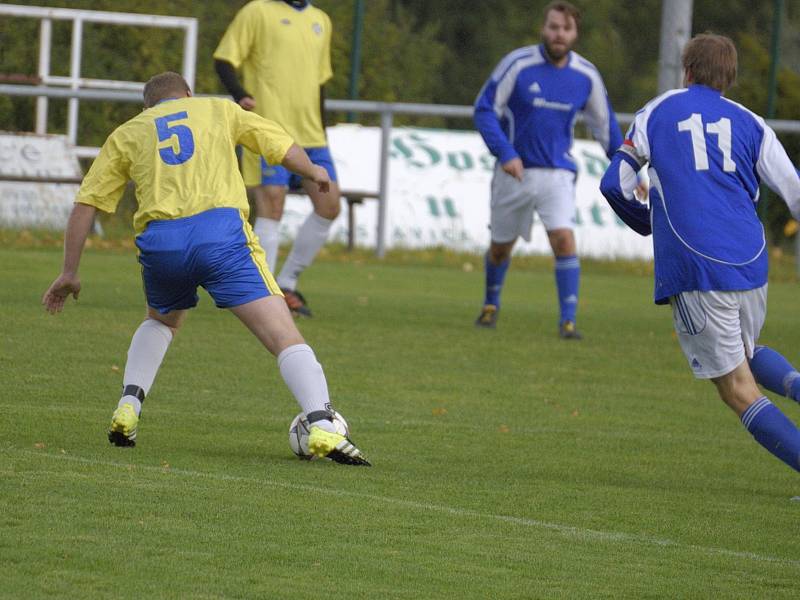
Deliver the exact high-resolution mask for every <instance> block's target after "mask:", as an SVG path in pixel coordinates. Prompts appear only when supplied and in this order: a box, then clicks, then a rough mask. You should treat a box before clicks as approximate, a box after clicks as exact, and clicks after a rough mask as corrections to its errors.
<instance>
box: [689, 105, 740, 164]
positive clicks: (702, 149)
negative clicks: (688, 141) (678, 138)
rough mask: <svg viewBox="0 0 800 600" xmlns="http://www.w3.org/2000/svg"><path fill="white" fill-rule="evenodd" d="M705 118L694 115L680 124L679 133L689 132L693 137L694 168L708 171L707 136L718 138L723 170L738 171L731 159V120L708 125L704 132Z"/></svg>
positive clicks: (725, 118)
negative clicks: (706, 134)
mask: <svg viewBox="0 0 800 600" xmlns="http://www.w3.org/2000/svg"><path fill="white" fill-rule="evenodd" d="M703 129H704V128H703V117H702V115H701V114H700V113H692V116H691V117H689V118H688V119H684V120H683V121H679V122H678V131H688V132H689V134H690V135H691V136H692V150H693V151H694V168H695V170H697V171H708V152H707V150H706V136H705V133H706V132H707V133H708V134H709V135H715V136H717V145H718V146H719V149H720V152H722V170H723V171H725V172H726V173H733V172H735V171H736V163H735V162H733V159H732V158H731V120H730V119H728V118H727V117H723V118H721V119H720V120H719V121H716V122H714V123H707V124H706V126H705V131H703Z"/></svg>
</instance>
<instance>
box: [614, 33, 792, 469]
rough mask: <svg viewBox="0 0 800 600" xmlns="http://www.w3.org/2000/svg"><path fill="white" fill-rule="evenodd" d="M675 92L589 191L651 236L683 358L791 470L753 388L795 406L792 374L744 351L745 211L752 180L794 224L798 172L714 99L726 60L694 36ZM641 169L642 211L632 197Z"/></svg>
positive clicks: (760, 296) (750, 219)
mask: <svg viewBox="0 0 800 600" xmlns="http://www.w3.org/2000/svg"><path fill="white" fill-rule="evenodd" d="M683 67H684V80H685V83H686V84H687V86H688V87H687V88H684V89H676V90H671V91H668V92H666V93H664V94H662V95H660V96H658V97H656V98H655V99H653V100H651V101H650V102H649V103H648V104H646V105H645V106H644V108H643V109H642V110H640V111H639V112H637V113H636V118H635V120H634V122H633V124H632V125H631V127H630V129H629V130H628V133H627V135H626V137H625V141H624V142H623V145H622V146H621V147H620V149H619V150H618V151H617V152H616V154H615V155H614V157H613V159H612V161H611V164H610V166H609V167H608V170H607V171H606V173H605V175H604V176H603V179H602V182H601V184H600V190H601V191H602V193H603V195H604V196H605V197H606V198H607V199H608V201H609V203H610V204H611V206H612V208H613V209H614V210H615V211H616V213H617V214H618V215H619V216H620V218H622V219H623V220H624V221H625V222H626V223H627V224H628V225H629V226H630V227H631V228H632V229H634V230H635V231H637V232H638V233H640V234H642V235H649V234H650V233H652V235H653V250H654V256H655V301H656V304H667V303H669V304H670V305H671V307H672V314H673V322H674V326H675V331H676V332H677V335H678V340H679V341H680V345H681V348H682V349H683V353H684V354H685V355H686V359H687V361H688V362H689V366H690V367H691V369H692V371H693V372H694V375H695V377H697V378H698V379H710V380H711V381H712V382H713V383H714V385H715V386H716V387H717V391H718V392H719V395H720V397H721V398H722V400H723V401H724V402H725V404H727V405H728V406H729V407H730V408H731V409H732V410H733V411H734V412H736V414H737V415H739V417H740V418H741V421H742V423H743V425H744V426H745V427H746V428H747V430H748V431H749V432H750V433H751V434H752V435H753V437H754V438H755V439H756V441H758V443H759V444H761V445H762V446H764V448H766V449H767V450H769V451H770V452H771V453H772V454H774V455H775V456H776V457H778V458H779V459H781V460H782V461H783V462H785V463H786V464H787V465H789V466H790V467H792V468H793V469H795V470H798V471H800V431H798V429H797V427H796V426H795V425H794V423H793V422H792V421H790V420H789V419H788V418H787V417H786V416H785V415H784V414H783V413H782V412H781V411H780V409H778V407H776V406H774V405H773V404H772V403H771V402H770V401H769V400H768V399H767V398H766V397H765V396H764V395H763V394H762V393H761V391H760V390H759V388H758V386H757V385H756V382H758V383H760V384H761V385H763V386H764V387H766V388H767V389H769V390H771V391H773V392H775V393H778V394H781V395H784V396H788V397H790V398H793V399H794V400H800V374H798V372H797V371H796V370H795V369H794V367H792V366H791V365H790V364H789V363H788V361H787V360H786V359H785V358H783V356H781V355H780V354H778V353H777V352H775V351H774V350H772V349H770V348H767V347H766V346H758V345H756V344H757V342H758V336H759V333H760V331H761V327H762V326H763V324H764V319H765V317H766V306H767V269H768V265H767V260H768V255H767V244H766V238H765V234H764V228H763V226H762V225H761V222H760V221H759V219H758V216H757V215H756V204H757V201H758V186H759V183H760V182H761V181H762V180H763V181H764V183H766V184H767V185H768V186H769V187H770V188H771V189H772V190H774V191H775V192H776V193H778V194H779V195H780V196H781V197H782V198H783V199H784V200H785V201H786V203H787V205H788V206H789V209H790V210H791V212H792V215H794V217H795V218H796V219H800V177H798V173H797V171H796V170H795V168H794V166H793V165H792V163H791V161H790V160H789V157H788V156H787V155H786V151H785V150H784V148H783V146H782V145H781V143H780V142H779V141H778V140H777V138H776V137H775V133H774V132H773V131H772V129H771V128H770V127H769V126H768V125H767V124H766V123H765V122H764V120H763V119H762V118H761V117H759V116H758V115H755V114H754V113H752V112H750V111H749V110H747V109H746V108H744V107H743V106H741V105H739V104H737V103H735V102H732V101H731V100H728V99H727V98H725V97H724V95H723V94H724V92H725V91H726V90H727V89H728V88H729V87H730V86H731V85H732V84H733V83H734V81H735V80H736V68H737V56H736V48H735V47H734V45H733V42H732V41H731V40H730V39H728V38H727V37H724V36H719V35H712V34H703V35H698V36H696V37H695V38H693V39H692V40H691V41H690V42H689V43H688V44H687V45H686V48H685V49H684V52H683ZM646 164H649V170H648V172H649V175H650V184H651V186H650V205H649V207H648V206H646V205H644V204H641V203H639V202H638V201H637V200H635V199H634V196H633V188H634V187H635V185H636V172H637V171H638V170H639V169H640V168H641V167H643V166H644V165H646Z"/></svg>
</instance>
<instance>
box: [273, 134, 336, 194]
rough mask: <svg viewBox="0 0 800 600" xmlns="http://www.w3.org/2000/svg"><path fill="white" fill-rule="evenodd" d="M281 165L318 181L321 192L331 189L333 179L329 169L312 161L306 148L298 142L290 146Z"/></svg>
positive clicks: (305, 177)
mask: <svg viewBox="0 0 800 600" xmlns="http://www.w3.org/2000/svg"><path fill="white" fill-rule="evenodd" d="M281 165H283V166H284V167H286V168H287V169H289V170H290V171H292V172H294V173H297V174H298V175H300V176H301V177H303V178H304V179H308V180H310V181H313V182H314V183H316V184H317V185H318V186H319V191H320V192H327V191H328V190H329V189H330V183H331V180H330V177H329V176H328V171H326V170H325V168H324V167H320V166H319V165H315V164H314V163H312V162H311V159H309V158H308V154H306V152H305V150H303V149H302V148H301V147H300V146H298V145H297V144H292V145H291V146H290V147H289V150H288V151H287V152H286V156H284V157H283V160H282V161H281Z"/></svg>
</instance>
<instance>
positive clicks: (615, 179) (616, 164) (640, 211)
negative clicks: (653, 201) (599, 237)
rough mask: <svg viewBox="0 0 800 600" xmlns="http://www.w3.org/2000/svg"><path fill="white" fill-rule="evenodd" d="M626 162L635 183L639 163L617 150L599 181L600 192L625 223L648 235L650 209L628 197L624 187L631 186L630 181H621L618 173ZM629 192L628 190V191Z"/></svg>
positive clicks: (650, 230)
mask: <svg viewBox="0 0 800 600" xmlns="http://www.w3.org/2000/svg"><path fill="white" fill-rule="evenodd" d="M623 164H626V165H627V166H629V167H630V168H631V173H632V177H633V181H634V185H635V181H636V172H637V171H638V170H639V165H638V164H636V161H635V160H634V159H633V158H631V157H629V156H627V155H626V154H625V153H624V152H621V151H620V152H617V153H616V154H614V156H613V157H612V158H611V164H610V165H609V166H608V169H606V172H605V174H604V175H603V179H602V180H601V181H600V192H601V193H602V194H603V196H605V198H606V200H608V203H609V204H610V205H611V208H612V209H614V212H615V213H617V216H618V217H619V218H620V219H622V220H623V221H624V222H625V224H626V225H627V226H628V227H630V228H631V229H633V230H634V231H635V232H636V233H638V234H640V235H650V234H651V233H652V229H651V226H650V209H649V208H648V207H647V205H645V204H642V203H641V202H639V201H638V200H636V199H635V198H631V199H628V197H626V194H625V191H626V190H625V188H626V187H629V186H631V183H630V181H626V182H623V181H622V177H621V175H620V173H621V172H622V166H623ZM629 193H630V192H629Z"/></svg>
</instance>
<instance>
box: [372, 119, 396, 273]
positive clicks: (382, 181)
mask: <svg viewBox="0 0 800 600" xmlns="http://www.w3.org/2000/svg"><path fill="white" fill-rule="evenodd" d="M392 118H393V114H392V111H391V109H388V110H385V111H384V112H382V113H381V171H380V178H379V183H378V231H377V236H378V239H377V240H376V243H375V254H376V255H377V256H378V258H383V257H384V256H385V255H386V215H387V213H388V210H387V208H388V207H387V202H388V197H389V194H388V191H389V143H390V141H391V138H392Z"/></svg>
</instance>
